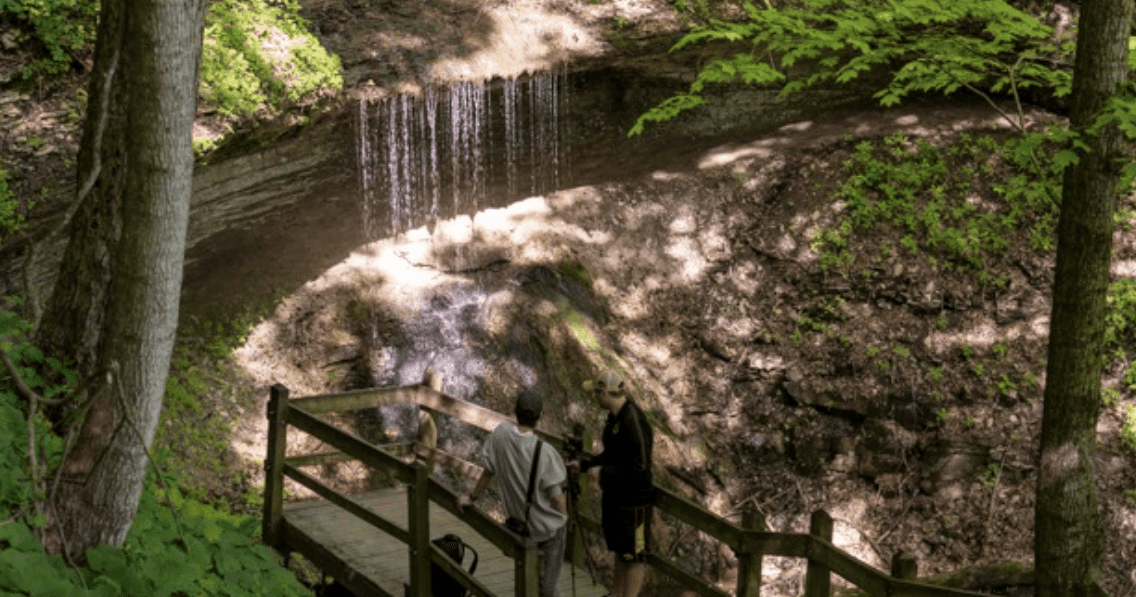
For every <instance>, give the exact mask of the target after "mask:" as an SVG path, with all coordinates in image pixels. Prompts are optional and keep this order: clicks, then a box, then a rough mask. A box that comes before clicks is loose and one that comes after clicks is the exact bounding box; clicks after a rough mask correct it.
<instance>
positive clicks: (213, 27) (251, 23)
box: [200, 0, 343, 116]
mask: <svg viewBox="0 0 1136 597" xmlns="http://www.w3.org/2000/svg"><path fill="white" fill-rule="evenodd" d="M342 70H343V69H342V65H341V64H340V61H339V57H338V56H336V55H335V54H332V53H330V52H328V51H327V50H326V49H325V48H324V47H323V46H322V45H321V44H320V42H319V40H318V39H316V37H315V36H314V35H313V34H312V33H311V32H310V31H309V30H308V23H307V21H306V20H304V19H303V17H301V16H300V5H299V2H297V1H296V0H284V1H283V2H269V1H267V0H218V1H217V2H213V3H211V4H210V6H209V12H208V13H207V15H206V19H205V42H204V48H203V55H202V63H201V84H200V85H201V98H202V99H203V100H204V101H205V102H206V104H208V105H210V106H212V107H213V108H214V109H216V110H217V112H219V113H221V114H222V115H225V116H251V115H253V114H254V113H256V112H257V110H259V109H261V108H268V109H269V110H270V111H279V110H282V109H284V108H286V107H287V106H290V105H294V104H296V103H298V102H301V101H304V100H308V99H313V98H315V97H318V96H319V95H321V94H327V93H334V92H335V91H338V90H339V88H341V87H342V86H343V76H342Z"/></svg>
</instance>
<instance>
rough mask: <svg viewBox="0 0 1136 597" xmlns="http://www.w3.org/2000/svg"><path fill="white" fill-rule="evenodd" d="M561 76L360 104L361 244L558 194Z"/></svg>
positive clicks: (565, 174)
mask: <svg viewBox="0 0 1136 597" xmlns="http://www.w3.org/2000/svg"><path fill="white" fill-rule="evenodd" d="M566 78H567V70H566V69H562V70H561V72H559V73H556V74H543V75H536V76H531V77H525V78H519V79H509V80H505V81H502V82H501V83H500V84H498V85H484V84H479V83H471V82H460V83H455V84H453V85H451V86H448V87H427V88H426V89H425V91H423V92H422V93H421V94H419V95H415V96H411V95H396V96H390V97H386V98H383V99H379V100H369V99H363V100H360V104H359V118H358V135H357V142H358V148H357V151H356V154H357V156H358V160H359V165H358V172H359V178H360V181H359V189H360V202H361V203H362V209H361V212H362V217H363V219H364V230H365V231H366V233H367V236H368V238H370V239H371V240H377V239H379V238H384V237H389V236H395V235H398V234H401V233H404V232H406V231H407V230H410V229H412V228H416V227H419V226H426V227H427V229H428V230H429V231H431V232H432V233H433V232H434V230H435V227H436V224H437V222H438V221H439V220H441V219H452V218H455V217H457V216H460V215H469V216H473V215H474V214H476V213H477V211H478V210H480V209H483V208H484V207H491V206H492V207H496V206H503V205H506V204H508V203H509V202H511V201H515V200H517V199H519V198H522V197H523V196H529V195H536V194H542V193H547V192H550V191H552V190H555V189H558V188H560V186H561V184H563V183H564V182H566V181H567V180H569V179H570V178H571V176H570V172H569V171H568V168H567V166H568V163H567V160H566V159H565V156H566V151H565V150H564V148H563V146H564V142H563V139H564V138H565V137H566V136H567V131H566V128H567V122H566V120H565V119H564V118H563V117H562V114H564V112H565V108H566V105H565V103H566V101H567V96H566V94H565V93H564V92H563V91H562V90H564V89H566V87H567V85H566V84H565V81H566ZM493 125H496V126H493ZM446 153H448V154H449V155H445V154H446ZM525 179H527V180H525ZM522 180H525V182H527V183H528V184H524V183H522V182H521V181H522ZM445 199H449V205H443V202H444V201H445Z"/></svg>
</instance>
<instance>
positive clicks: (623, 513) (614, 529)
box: [602, 504, 652, 562]
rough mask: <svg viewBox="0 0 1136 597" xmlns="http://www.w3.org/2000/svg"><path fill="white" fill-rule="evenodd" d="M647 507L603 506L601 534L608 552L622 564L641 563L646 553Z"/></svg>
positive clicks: (648, 516)
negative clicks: (613, 554) (612, 553)
mask: <svg viewBox="0 0 1136 597" xmlns="http://www.w3.org/2000/svg"><path fill="white" fill-rule="evenodd" d="M651 512H652V508H651V506H650V505H647V506H617V505H612V504H604V505H603V516H602V518H603V520H602V524H603V533H604V541H605V542H606V543H607V549H608V551H611V552H614V553H615V555H616V557H617V558H619V559H620V560H622V561H624V562H642V561H643V558H644V555H645V554H646V551H647V521H648V520H650V518H651Z"/></svg>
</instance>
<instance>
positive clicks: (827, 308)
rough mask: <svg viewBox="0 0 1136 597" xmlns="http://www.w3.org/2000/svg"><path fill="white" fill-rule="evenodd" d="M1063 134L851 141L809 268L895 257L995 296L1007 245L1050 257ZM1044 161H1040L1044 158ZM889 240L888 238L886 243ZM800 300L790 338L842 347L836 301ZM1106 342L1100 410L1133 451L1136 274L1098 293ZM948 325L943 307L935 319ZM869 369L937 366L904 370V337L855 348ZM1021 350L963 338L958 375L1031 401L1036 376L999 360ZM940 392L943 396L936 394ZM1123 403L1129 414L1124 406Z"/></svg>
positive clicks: (1128, 218) (855, 265) (990, 394)
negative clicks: (1116, 423) (1103, 300)
mask: <svg viewBox="0 0 1136 597" xmlns="http://www.w3.org/2000/svg"><path fill="white" fill-rule="evenodd" d="M1063 138H1064V137H1063V135H1062V133H1061V132H1060V131H1048V132H1046V133H1044V134H1039V135H1027V136H1024V137H1022V136H1015V137H1011V138H1009V139H1007V140H1004V141H1000V140H998V139H996V138H994V137H993V136H991V135H981V136H972V135H967V134H962V135H959V136H958V137H957V138H954V139H951V140H927V139H922V138H918V137H909V136H906V135H904V134H902V133H896V134H893V135H890V136H888V137H885V138H882V139H878V140H865V141H860V142H857V143H856V144H855V145H853V146H852V155H851V157H849V158H848V159H847V160H846V161H845V162H844V176H843V178H842V180H841V181H840V182H839V183H838V185H837V191H836V195H835V199H836V203H835V209H834V210H833V211H832V213H831V214H830V218H829V220H828V221H827V222H825V223H824V225H822V226H820V227H818V228H817V229H816V230H815V232H814V235H813V240H812V248H813V250H814V251H815V252H816V254H817V255H818V262H817V263H818V266H819V268H820V269H821V270H822V271H824V272H825V273H826V274H828V275H838V276H842V277H845V278H849V279H856V278H872V277H873V276H875V275H876V274H875V272H877V271H879V270H881V269H886V268H888V267H891V265H890V264H893V263H895V262H897V261H898V262H901V263H905V264H909V265H910V264H914V266H915V267H916V268H919V269H923V270H924V271H932V272H935V273H937V274H939V275H954V276H960V277H963V278H969V279H971V280H973V282H974V283H976V284H977V285H978V286H979V287H981V288H983V289H986V290H989V291H992V292H995V293H997V292H999V291H1002V290H1004V289H1006V287H1007V285H1008V281H1009V278H1008V275H1007V274H1006V273H1005V272H1006V271H1007V270H1008V263H1009V261H1010V260H1011V258H1014V255H1013V252H1014V251H1021V250H1023V248H1024V249H1025V250H1027V251H1033V252H1035V253H1037V254H1039V255H1042V256H1045V257H1049V256H1052V254H1053V252H1054V251H1055V249H1056V225H1057V216H1058V213H1059V199H1060V197H1061V174H1062V171H1063V169H1064V168H1065V167H1066V166H1068V165H1069V164H1070V163H1071V162H1070V161H1069V159H1068V154H1067V153H1066V152H1064V151H1062V150H1060V149H1059V143H1060V142H1062V139H1063ZM1042 164H1044V166H1042ZM1130 203H1131V199H1130V198H1126V199H1123V200H1122V201H1121V207H1120V209H1119V210H1118V212H1117V224H1118V225H1119V226H1122V227H1123V226H1131V223H1132V216H1133V211H1132V209H1131V205H1130ZM887 239H897V240H895V241H892V240H887ZM803 300H804V306H803V307H802V310H801V314H800V315H799V316H798V317H797V319H796V326H795V330H794V332H793V334H792V335H791V336H790V341H791V342H793V344H794V345H796V346H799V345H801V344H802V343H803V342H805V341H806V340H807V339H808V338H809V337H811V336H812V335H816V334H822V335H824V336H826V337H827V338H829V339H831V340H834V341H842V342H843V343H844V344H845V345H847V344H849V342H848V341H846V340H845V339H843V338H838V337H837V336H836V334H835V332H834V329H835V326H836V325H837V324H839V323H840V321H841V318H840V317H839V315H838V314H839V312H840V311H839V309H836V308H833V306H832V305H828V304H827V303H825V302H824V301H828V300H831V299H830V298H824V297H818V298H817V299H816V300H814V301H812V302H809V300H808V297H804V299H803ZM1108 305H1109V310H1108V315H1107V328H1106V333H1105V339H1104V350H1103V354H1104V358H1105V361H1106V362H1105V366H1106V370H1109V371H1112V372H1113V373H1114V376H1113V377H1115V378H1116V379H1117V380H1118V381H1117V382H1116V383H1115V384H1112V383H1110V384H1109V385H1107V386H1106V387H1105V388H1104V389H1103V392H1102V397H1103V401H1104V406H1105V407H1116V408H1117V409H1118V410H1117V412H1118V413H1120V415H1121V418H1122V419H1123V423H1122V430H1121V436H1122V439H1123V441H1124V443H1125V444H1126V445H1128V446H1129V447H1131V448H1132V449H1133V450H1136V407H1133V406H1132V405H1131V400H1132V398H1133V396H1136V354H1134V349H1133V348H1132V347H1134V346H1136V281H1133V280H1131V279H1128V278H1124V279H1120V280H1117V281H1116V282H1114V283H1112V284H1111V285H1110V287H1109V291H1108ZM947 325H948V321H947V317H946V314H945V313H942V314H940V318H939V320H938V321H937V322H936V326H937V327H938V328H939V329H943V328H945V327H946V326H947ZM863 350H864V351H865V354H864V356H865V357H866V359H867V360H868V361H869V362H871V363H874V364H875V365H876V367H877V369H878V370H877V374H878V375H880V376H881V377H883V378H885V379H888V380H892V381H894V379H895V378H897V377H901V376H902V375H904V374H905V370H906V373H907V374H918V375H922V376H924V377H926V378H928V379H931V378H934V377H938V378H939V379H940V380H941V378H942V375H943V373H942V370H941V369H940V370H935V368H931V369H929V370H927V371H922V372H918V371H917V372H914V373H913V372H912V371H911V369H912V368H913V367H916V366H918V363H915V362H914V361H911V360H909V359H906V358H904V355H903V354H902V353H903V351H904V350H905V349H904V347H903V346H902V345H898V344H897V345H896V346H882V347H873V346H869V347H864V348H863ZM1010 350H1017V351H1018V352H1021V351H1022V350H1027V349H1026V348H1025V347H1017V346H1015V342H1010V341H1002V342H998V343H995V344H994V345H992V346H990V347H988V348H985V349H982V350H981V351H979V350H977V349H975V348H973V347H969V346H961V347H960V353H959V357H960V358H961V362H962V364H963V366H964V368H965V373H966V375H967V376H968V378H969V379H970V380H973V382H974V383H975V385H976V387H977V388H978V389H979V391H980V392H981V393H982V394H983V395H985V397H987V398H991V399H1003V400H1004V399H1007V398H1009V399H1016V398H1018V397H1025V398H1027V399H1033V398H1036V397H1037V396H1039V395H1040V393H1041V386H1040V384H1039V382H1038V373H1039V372H1040V371H1043V370H1044V361H1039V362H1037V363H1036V367H1037V372H1034V371H1019V370H1018V369H1015V368H1013V367H1011V366H1009V365H1006V363H1007V362H1008V360H1007V359H1006V355H1007V352H1009V351H1010ZM943 398H945V397H943ZM1125 409H1127V410H1125Z"/></svg>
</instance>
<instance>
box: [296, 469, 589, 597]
mask: <svg viewBox="0 0 1136 597" xmlns="http://www.w3.org/2000/svg"><path fill="white" fill-rule="evenodd" d="M352 498H353V499H354V500H356V501H357V502H359V503H360V504H362V505H363V506H364V507H366V508H367V509H369V510H371V511H373V512H375V513H377V514H379V515H380V516H382V517H383V518H386V519H388V520H390V521H391V522H393V523H394V524H396V525H397V526H399V527H401V528H404V529H405V528H406V525H407V514H406V512H407V497H406V490H405V488H391V489H382V490H378V491H371V492H367V493H362V494H356V495H353V496H352ZM284 518H285V519H286V520H287V521H288V523H289V524H291V525H293V526H295V527H296V528H299V529H302V530H303V531H304V533H306V534H307V535H308V536H310V537H311V538H312V540H314V541H316V542H318V543H319V544H321V545H322V546H323V547H324V548H325V550H326V551H327V552H329V553H331V554H333V555H334V556H335V557H336V558H339V559H341V560H342V561H343V563H344V564H345V565H346V566H347V567H348V568H350V569H351V570H354V571H355V572H357V573H358V574H361V575H363V576H365V577H366V578H367V579H370V581H371V582H373V583H374V584H375V585H377V586H379V587H380V588H381V590H383V591H385V592H386V593H388V594H390V595H402V594H403V587H404V585H405V584H406V583H407V582H408V580H409V578H410V561H409V552H408V549H407V546H406V545H405V544H403V543H401V542H399V541H397V540H395V539H394V538H392V537H391V536H390V535H388V534H386V533H384V532H382V531H380V530H378V529H376V528H374V527H372V526H370V525H368V524H367V523H364V522H363V521H362V520H360V519H358V518H356V517H355V516H353V515H351V514H350V513H348V512H347V511H345V510H343V509H341V508H338V507H336V506H335V505H334V504H331V503H330V502H326V501H324V500H311V501H305V502H288V503H285V504H284ZM446 533H454V534H456V535H458V536H459V537H461V538H462V540H463V541H465V542H466V543H469V544H470V545H471V546H472V547H473V549H474V550H475V551H477V554H478V558H479V561H478V565H477V571H476V572H475V573H474V577H475V578H477V580H478V581H479V582H481V583H482V584H484V585H485V586H486V587H487V588H489V589H490V590H491V591H492V592H493V593H495V594H497V595H502V596H510V595H513V594H514V590H513V582H514V576H513V575H514V571H513V560H512V559H511V558H508V557H506V556H505V555H504V554H503V553H502V552H501V550H499V549H497V547H496V546H494V545H493V544H492V543H490V542H489V541H488V540H486V539H484V538H483V537H481V536H480V535H478V534H477V533H475V532H474V531H473V530H472V529H471V528H470V527H468V526H466V525H465V524H464V523H463V522H462V521H461V520H460V519H458V518H457V517H455V516H454V515H452V514H450V512H449V511H447V510H445V509H444V508H441V507H439V506H437V505H434V504H431V507H430V536H431V537H441V536H442V535H444V534H446ZM471 561H472V560H471V559H470V557H469V556H467V557H466V560H465V562H463V564H464V565H465V568H466V569H468V568H469V564H470V562H471ZM558 587H559V589H560V595H561V597H571V596H572V570H571V565H570V564H568V563H567V562H566V563H565V566H564V568H563V569H562V571H561V574H560V580H559V583H558ZM606 593H607V589H606V587H604V586H602V585H598V584H593V583H592V581H591V578H590V577H589V576H588V573H587V570H584V569H580V570H577V571H576V592H575V597H600V596H601V595H605V594H606Z"/></svg>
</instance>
